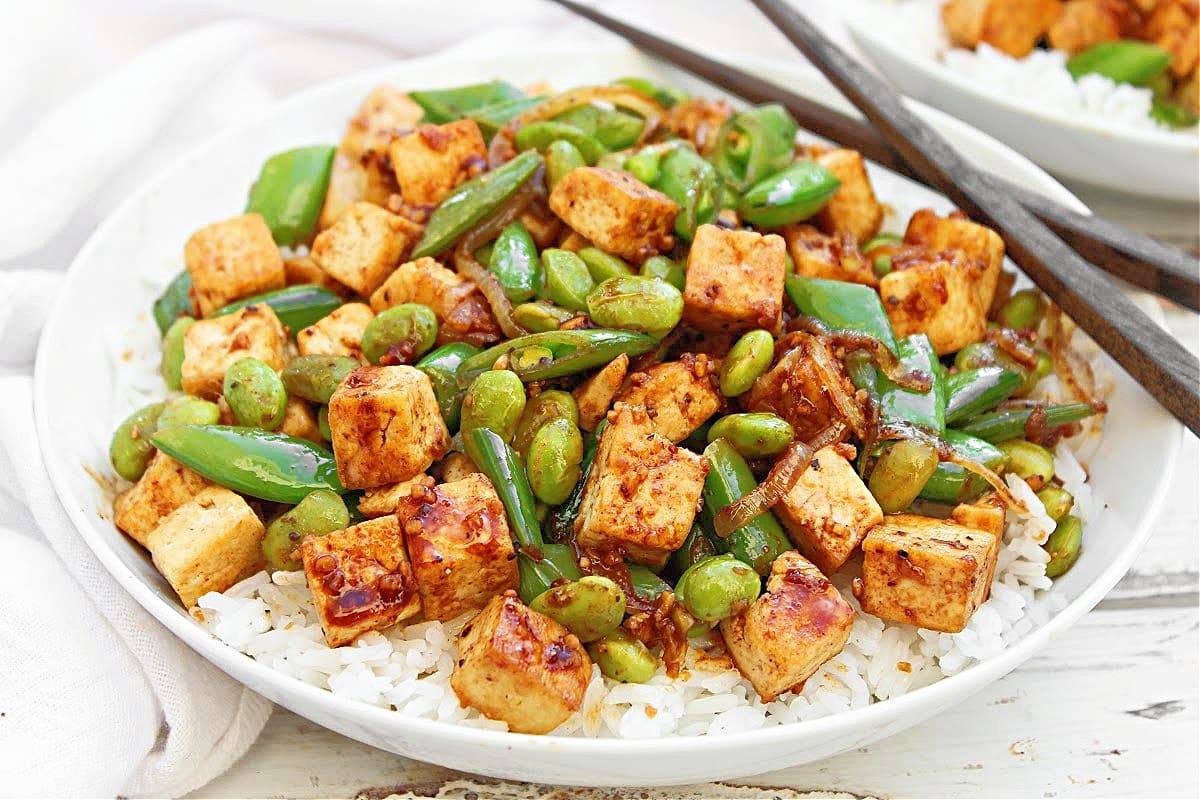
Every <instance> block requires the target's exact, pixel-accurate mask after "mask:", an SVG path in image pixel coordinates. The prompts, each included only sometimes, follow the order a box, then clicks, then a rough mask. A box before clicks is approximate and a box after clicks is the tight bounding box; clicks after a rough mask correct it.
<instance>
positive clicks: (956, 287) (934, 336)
mask: <svg viewBox="0 0 1200 800" xmlns="http://www.w3.org/2000/svg"><path fill="white" fill-rule="evenodd" d="M983 276H984V272H983V268H982V267H981V266H980V263H979V262H978V261H977V260H975V259H973V258H969V257H968V256H966V255H965V254H963V253H962V252H961V251H955V250H943V251H941V252H939V253H932V252H926V253H917V254H915V255H913V256H912V257H906V258H905V259H904V260H901V259H899V258H893V259H892V271H891V272H889V273H888V274H887V275H884V276H883V278H881V279H880V281H879V295H880V297H881V298H882V299H883V308H884V310H885V311H886V312H887V315H888V319H889V320H891V323H892V329H893V330H894V331H895V332H896V338H897V339H899V338H903V337H905V336H909V335H911V334H914V333H924V334H926V335H928V336H929V341H930V342H932V343H933V347H934V349H935V350H937V353H938V355H939V356H944V355H946V354H947V353H955V352H958V351H959V350H961V349H962V348H963V347H966V346H967V345H968V344H970V343H971V342H977V341H979V340H980V339H982V338H983V335H984V333H986V332H987V310H988V306H986V305H984V304H983V301H982V300H981V299H980V295H981V291H980V284H981V282H982V281H983Z"/></svg>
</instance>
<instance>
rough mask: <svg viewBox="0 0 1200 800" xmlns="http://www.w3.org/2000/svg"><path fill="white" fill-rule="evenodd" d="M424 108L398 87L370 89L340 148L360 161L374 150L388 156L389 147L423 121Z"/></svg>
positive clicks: (382, 85)
mask: <svg viewBox="0 0 1200 800" xmlns="http://www.w3.org/2000/svg"><path fill="white" fill-rule="evenodd" d="M423 116H425V109H423V108H421V106H420V104H419V103H417V102H416V101H415V100H413V99H412V98H411V97H409V96H408V95H407V94H405V93H404V92H402V91H400V90H399V89H397V88H396V87H395V86H388V85H387V84H380V85H379V86H376V87H375V88H374V89H372V90H371V93H370V94H368V95H367V96H366V97H365V98H364V99H363V101H362V105H360V106H359V107H358V110H357V111H356V112H355V113H354V116H353V117H351V118H350V122H349V124H348V125H347V126H346V133H345V135H344V136H343V137H342V143H341V146H340V149H341V150H342V151H343V152H345V153H348V154H349V155H350V156H352V157H354V158H357V157H358V156H361V155H362V154H363V153H366V152H369V151H373V152H377V153H386V152H387V149H388V145H390V144H391V143H392V141H394V140H395V138H396V137H397V136H399V135H401V134H402V133H407V132H408V131H410V130H412V129H413V128H415V127H417V125H419V124H420V122H421V117H423Z"/></svg>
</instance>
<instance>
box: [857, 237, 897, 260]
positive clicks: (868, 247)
mask: <svg viewBox="0 0 1200 800" xmlns="http://www.w3.org/2000/svg"><path fill="white" fill-rule="evenodd" d="M903 241H904V237H903V236H900V235H899V234H895V233H880V234H876V235H875V236H872V237H871V238H870V239H868V240H867V243H866V244H864V245H863V246H862V248H861V250H862V254H863V255H864V256H868V255H870V254H871V251H872V250H874V249H875V248H877V247H883V246H885V245H889V244H900V243H901V242H903Z"/></svg>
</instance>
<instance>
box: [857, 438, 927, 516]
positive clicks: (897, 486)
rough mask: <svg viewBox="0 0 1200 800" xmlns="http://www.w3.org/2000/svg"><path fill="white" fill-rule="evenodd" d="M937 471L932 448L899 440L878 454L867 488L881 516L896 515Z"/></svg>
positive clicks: (920, 443) (914, 498)
mask: <svg viewBox="0 0 1200 800" xmlns="http://www.w3.org/2000/svg"><path fill="white" fill-rule="evenodd" d="M937 468H938V454H937V450H936V449H934V447H933V446H932V445H929V444H927V443H925V442H918V441H916V440H915V439H902V440H900V441H898V442H894V443H893V444H891V445H889V446H888V448H887V449H886V450H884V451H883V453H881V454H880V456H879V459H878V460H877V461H876V462H875V467H874V469H872V470H871V477H870V480H869V481H868V483H867V488H869V489H870V490H871V494H872V495H874V496H875V500H876V502H878V503H879V507H880V508H881V509H883V513H885V514H898V513H900V512H901V511H903V510H904V509H906V508H908V507H909V506H910V505H912V503H913V501H914V500H916V499H917V495H919V494H920V493H921V490H922V489H923V488H925V484H926V483H928V482H929V479H930V478H931V477H932V476H933V473H934V471H935V470H937Z"/></svg>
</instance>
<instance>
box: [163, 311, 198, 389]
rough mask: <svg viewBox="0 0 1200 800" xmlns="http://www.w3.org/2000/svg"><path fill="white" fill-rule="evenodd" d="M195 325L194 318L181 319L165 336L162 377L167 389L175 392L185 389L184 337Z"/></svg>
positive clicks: (173, 323)
mask: <svg viewBox="0 0 1200 800" xmlns="http://www.w3.org/2000/svg"><path fill="white" fill-rule="evenodd" d="M195 323H196V320H195V319H193V318H192V317H180V318H179V319H177V320H175V321H174V322H172V323H171V327H169V328H167V332H166V333H165V334H164V335H163V343H162V368H161V371H162V376H163V380H164V381H166V384H167V388H168V389H170V390H172V391H175V392H178V391H179V390H180V389H182V388H183V355H184V353H183V337H184V336H185V335H186V334H187V332H188V328H190V327H192V325H194V324H195Z"/></svg>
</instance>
